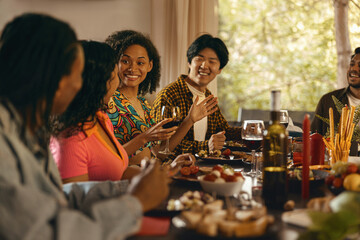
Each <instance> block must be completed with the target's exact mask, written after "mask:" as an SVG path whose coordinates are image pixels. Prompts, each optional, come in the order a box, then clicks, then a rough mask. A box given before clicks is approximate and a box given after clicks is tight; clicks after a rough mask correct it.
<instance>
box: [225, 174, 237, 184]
mask: <svg viewBox="0 0 360 240" xmlns="http://www.w3.org/2000/svg"><path fill="white" fill-rule="evenodd" d="M236 178H237V177H236V176H235V175H228V176H227V178H226V179H225V181H226V182H236V181H237V179H236Z"/></svg>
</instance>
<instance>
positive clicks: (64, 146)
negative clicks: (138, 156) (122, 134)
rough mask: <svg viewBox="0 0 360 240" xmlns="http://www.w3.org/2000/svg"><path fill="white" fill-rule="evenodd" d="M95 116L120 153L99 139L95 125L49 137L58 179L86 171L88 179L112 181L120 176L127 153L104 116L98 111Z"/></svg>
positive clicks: (105, 115) (107, 118) (106, 116)
mask: <svg viewBox="0 0 360 240" xmlns="http://www.w3.org/2000/svg"><path fill="white" fill-rule="evenodd" d="M96 116H97V118H98V121H99V123H100V125H101V127H103V129H104V130H105V132H106V133H107V134H108V136H109V138H110V139H111V141H112V142H113V143H114V145H115V146H116V149H117V150H118V152H119V153H120V156H119V154H118V153H117V152H114V151H113V149H112V148H111V147H110V146H109V145H108V144H107V143H106V142H105V140H104V139H102V138H101V136H100V134H99V133H98V131H97V127H100V126H99V125H95V126H94V127H92V128H91V129H88V130H85V132H79V133H78V134H77V135H74V136H71V137H69V138H62V137H59V138H54V137H53V138H51V140H50V150H51V152H52V154H53V156H54V159H55V162H56V164H57V166H58V168H59V171H60V175H61V178H62V179H65V178H70V177H76V176H80V175H84V174H88V176H89V180H90V181H105V180H111V181H116V180H120V179H121V177H122V175H123V173H124V171H125V169H126V168H127V166H128V164H129V158H128V155H127V153H126V151H125V149H124V148H123V147H122V146H121V145H120V143H119V142H118V141H117V139H116V138H115V136H114V131H113V126H112V123H111V121H110V119H109V117H108V115H107V114H106V113H103V112H101V111H98V112H97V113H96ZM90 126H91V125H90ZM85 129H86V125H85Z"/></svg>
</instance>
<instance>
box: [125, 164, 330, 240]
mask: <svg viewBox="0 0 360 240" xmlns="http://www.w3.org/2000/svg"><path fill="white" fill-rule="evenodd" d="M216 164H217V163H216V162H212V161H210V162H209V161H206V160H199V159H198V160H197V161H196V165H198V166H199V167H212V166H214V165H216ZM226 164H229V165H230V166H231V167H232V168H234V170H235V171H243V172H248V171H250V169H251V164H249V163H248V162H244V161H234V163H232V162H231V161H227V162H226ZM253 186H261V182H259V180H258V178H256V177H248V176H245V181H244V184H243V187H242V191H245V192H247V193H249V194H250V195H251V192H252V187H253ZM169 187H170V193H169V196H168V198H167V200H166V201H164V202H163V203H162V204H161V205H160V206H159V207H158V208H156V209H154V210H152V211H150V212H147V213H145V216H149V217H165V218H169V219H170V227H169V230H168V232H167V234H166V235H163V236H144V235H141V236H140V235H134V236H131V237H128V238H127V239H128V240H167V239H179V240H180V239H186V240H188V239H190V240H191V239H209V240H215V239H233V238H229V237H225V236H217V237H208V236H205V235H200V234H198V233H196V232H195V231H194V230H190V229H187V228H185V227H178V226H175V225H174V224H172V222H171V220H172V218H174V217H176V216H178V214H180V212H179V211H175V213H174V212H173V211H168V210H167V208H166V206H167V202H168V200H169V199H178V198H179V197H180V196H182V195H183V194H184V193H185V192H187V191H203V190H202V187H201V185H200V183H199V182H198V181H186V180H178V179H174V180H172V181H171V183H170V185H169ZM290 187H291V189H289V193H288V200H293V201H294V202H295V209H300V208H306V204H307V202H308V200H309V199H310V198H314V197H323V196H325V194H326V191H327V188H326V186H325V183H324V181H322V182H321V184H318V185H316V187H313V188H310V198H309V199H302V196H301V184H297V185H295V186H290ZM218 198H219V199H223V198H222V197H218ZM231 201H232V202H235V203H236V201H237V199H236V198H233V197H232V200H231ZM224 202H225V201H224ZM283 212H284V210H273V209H268V214H270V215H272V216H273V217H274V219H275V221H274V223H273V224H271V225H269V226H268V228H267V230H266V233H265V234H264V235H263V236H260V237H251V238H240V239H252V240H260V239H266V240H272V239H281V240H293V239H294V240H295V239H297V238H298V236H299V234H300V233H302V232H304V231H306V229H305V228H303V227H299V226H296V225H292V224H288V223H285V222H283V221H282V218H281V216H282V214H283ZM234 239H235V238H234ZM236 239H239V238H236Z"/></svg>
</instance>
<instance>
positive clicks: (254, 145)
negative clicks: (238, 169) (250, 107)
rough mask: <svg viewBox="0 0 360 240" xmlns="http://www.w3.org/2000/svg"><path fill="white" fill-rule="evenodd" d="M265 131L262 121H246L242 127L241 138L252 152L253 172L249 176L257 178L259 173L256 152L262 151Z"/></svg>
mask: <svg viewBox="0 0 360 240" xmlns="http://www.w3.org/2000/svg"><path fill="white" fill-rule="evenodd" d="M264 130H265V126H264V121H262V120H245V121H244V123H243V125H242V130H241V138H242V140H243V143H244V144H245V145H246V147H247V148H248V149H249V150H251V157H252V160H251V171H250V172H249V173H247V174H246V175H247V176H251V177H255V176H257V173H258V171H257V170H258V168H259V166H258V163H257V158H256V151H258V150H260V147H261V141H262V140H263V132H264Z"/></svg>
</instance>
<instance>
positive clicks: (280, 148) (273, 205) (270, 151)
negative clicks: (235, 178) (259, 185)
mask: <svg viewBox="0 0 360 240" xmlns="http://www.w3.org/2000/svg"><path fill="white" fill-rule="evenodd" d="M270 110H271V111H270V122H269V127H268V128H267V129H266V130H265V131H264V140H263V157H264V168H263V192H262V196H263V198H264V202H265V205H266V206H267V207H268V208H270V209H283V206H284V204H285V202H286V201H287V184H288V176H287V154H288V132H287V131H286V129H285V127H284V125H282V124H280V91H278V90H276V91H271V106H270Z"/></svg>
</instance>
